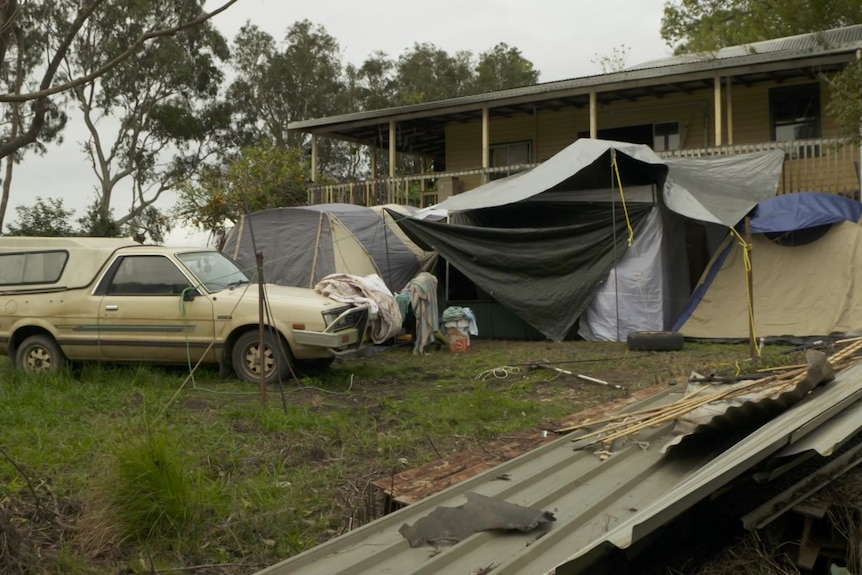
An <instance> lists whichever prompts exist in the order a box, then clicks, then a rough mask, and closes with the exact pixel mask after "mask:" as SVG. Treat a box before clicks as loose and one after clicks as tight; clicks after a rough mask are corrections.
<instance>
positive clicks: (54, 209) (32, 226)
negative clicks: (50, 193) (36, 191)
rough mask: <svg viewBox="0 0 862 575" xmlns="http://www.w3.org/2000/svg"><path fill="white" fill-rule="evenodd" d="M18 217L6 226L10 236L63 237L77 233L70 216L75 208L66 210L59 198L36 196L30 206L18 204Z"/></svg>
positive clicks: (16, 209) (73, 213)
mask: <svg viewBox="0 0 862 575" xmlns="http://www.w3.org/2000/svg"><path fill="white" fill-rule="evenodd" d="M15 211H16V212H18V219H17V220H16V221H15V223H13V224H9V226H8V227H7V233H8V234H9V235H12V236H48V237H65V236H74V235H77V233H76V232H75V229H74V227H73V226H72V223H71V221H70V218H71V217H72V216H73V215H75V210H67V209H66V208H65V206H63V200H62V199H60V198H48V199H42V198H41V197H37V198H36V203H35V204H33V205H32V206H30V207H28V206H18V207H16V208H15Z"/></svg>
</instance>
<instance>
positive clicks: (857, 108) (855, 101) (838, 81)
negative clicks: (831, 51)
mask: <svg viewBox="0 0 862 575" xmlns="http://www.w3.org/2000/svg"><path fill="white" fill-rule="evenodd" d="M829 84H830V89H831V93H830V97H829V101H828V102H827V104H826V111H827V112H828V113H829V115H831V116H832V117H833V118H835V123H836V124H837V125H838V126H839V128H840V129H841V132H842V134H843V135H844V136H845V137H846V138H848V139H849V140H850V141H852V142H853V143H854V144H856V145H857V146H858V145H860V144H862V133H860V130H862V63H860V62H859V61H858V60H857V61H856V62H853V63H852V64H849V65H848V66H847V67H846V68H844V69H843V70H842V71H841V72H839V73H838V74H836V75H835V76H833V77H832V78H831V79H830V80H829Z"/></svg>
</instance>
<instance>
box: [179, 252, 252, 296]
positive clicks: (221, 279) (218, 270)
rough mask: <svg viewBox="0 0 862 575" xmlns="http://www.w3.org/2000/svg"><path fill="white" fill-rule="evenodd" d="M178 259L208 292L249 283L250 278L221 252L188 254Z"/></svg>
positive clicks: (180, 255)
mask: <svg viewBox="0 0 862 575" xmlns="http://www.w3.org/2000/svg"><path fill="white" fill-rule="evenodd" d="M177 257H178V258H179V259H180V261H181V262H183V264H184V265H185V266H186V267H187V268H188V269H189V271H190V272H192V273H193V274H194V275H195V277H196V278H198V281H199V282H200V283H201V284H203V286H204V287H206V289H207V291H210V292H216V291H221V290H223V289H228V288H232V287H236V286H239V285H243V284H247V283H249V276H248V275H247V274H246V273H245V272H244V271H243V270H242V269H241V268H240V267H239V266H238V265H237V264H236V263H235V262H234V261H233V260H231V259H230V258H228V257H227V256H225V255H224V254H222V253H221V252H212V251H207V252H188V253H184V254H178V255H177Z"/></svg>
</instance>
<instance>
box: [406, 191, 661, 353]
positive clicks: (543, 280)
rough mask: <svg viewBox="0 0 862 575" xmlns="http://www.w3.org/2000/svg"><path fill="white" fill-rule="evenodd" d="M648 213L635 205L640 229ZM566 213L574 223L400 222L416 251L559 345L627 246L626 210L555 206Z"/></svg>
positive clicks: (635, 219) (633, 209) (632, 211)
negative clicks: (432, 254)
mask: <svg viewBox="0 0 862 575" xmlns="http://www.w3.org/2000/svg"><path fill="white" fill-rule="evenodd" d="M651 209H652V206H649V205H635V206H630V207H629V217H630V219H631V223H632V226H634V227H635V228H637V226H638V224H639V223H640V221H641V220H642V219H643V218H644V216H646V214H647V213H649V211H650V210H651ZM561 211H565V212H566V213H567V214H568V215H567V217H566V219H567V220H568V221H569V223H568V224H567V225H559V226H555V227H546V228H488V227H480V226H465V225H458V224H445V223H440V222H429V221H422V220H417V219H414V218H405V219H402V220H400V221H399V224H400V225H401V227H402V229H403V230H404V231H405V232H406V233H407V234H408V235H409V236H410V237H411V238H412V239H413V240H414V241H416V242H417V243H418V244H419V245H423V246H424V247H428V248H431V249H434V250H435V251H437V253H439V254H440V255H441V256H442V257H444V258H446V259H447V260H448V261H449V262H450V263H451V264H452V265H454V266H455V267H456V268H458V269H459V270H461V271H462V272H464V273H465V274H466V275H467V276H468V277H469V278H470V279H471V280H472V281H473V282H474V283H475V284H476V285H477V286H479V287H480V288H482V289H483V290H485V291H486V292H488V293H489V294H490V295H492V296H493V297H494V298H495V299H496V300H497V301H499V302H500V303H502V304H503V305H505V306H506V307H507V308H509V309H511V310H512V311H513V312H514V313H515V314H517V315H518V316H520V317H521V318H523V319H524V320H525V321H526V322H528V323H529V324H531V325H532V326H533V327H535V328H536V329H537V330H539V331H540V332H541V333H542V334H544V335H545V336H547V337H548V338H549V339H551V340H554V341H560V340H562V339H563V338H564V337H565V336H566V334H567V333H568V331H569V330H570V329H571V327H572V326H573V325H574V323H575V321H576V320H577V319H578V317H579V316H580V315H581V313H582V312H583V311H584V309H585V308H586V306H587V304H588V303H589V301H590V297H591V296H592V294H593V292H594V291H595V289H596V287H597V286H598V285H599V284H600V283H601V282H602V281H603V280H604V278H605V277H606V276H607V274H608V272H609V271H610V269H611V267H612V266H613V265H614V261H615V260H616V257H617V255H616V254H617V252H621V251H622V250H623V249H624V248H625V245H626V242H627V240H628V232H627V229H626V220H625V217H624V215H623V213H622V211H621V210H616V211H614V210H613V209H610V208H609V207H608V206H607V205H584V206H580V207H578V209H576V210H573V209H572V210H566V209H565V206H558V207H557V210H555V213H557V214H559V213H560V212H561ZM614 240H616V242H615V241H614Z"/></svg>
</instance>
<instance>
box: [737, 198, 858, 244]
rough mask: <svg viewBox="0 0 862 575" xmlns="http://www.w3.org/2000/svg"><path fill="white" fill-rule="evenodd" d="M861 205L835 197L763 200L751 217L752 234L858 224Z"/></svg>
mask: <svg viewBox="0 0 862 575" xmlns="http://www.w3.org/2000/svg"><path fill="white" fill-rule="evenodd" d="M860 218H862V203H860V202H857V201H856V200H851V199H849V198H845V197H844V196H839V195H836V194H827V193H824V192H800V193H796V194H783V195H780V196H775V197H773V198H769V199H768V200H763V201H761V202H760V203H758V204H757V207H756V208H755V209H754V211H753V212H752V214H751V231H752V232H754V233H759V234H762V233H769V232H790V231H794V230H802V229H807V228H813V227H817V226H824V225H828V224H837V223H838V222H843V221H851V222H858V221H859V219H860Z"/></svg>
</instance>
